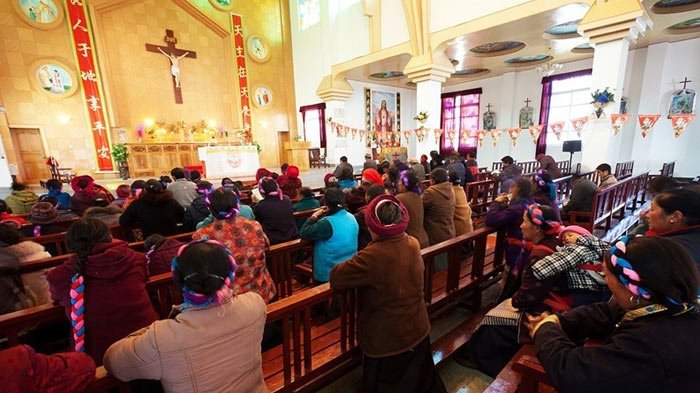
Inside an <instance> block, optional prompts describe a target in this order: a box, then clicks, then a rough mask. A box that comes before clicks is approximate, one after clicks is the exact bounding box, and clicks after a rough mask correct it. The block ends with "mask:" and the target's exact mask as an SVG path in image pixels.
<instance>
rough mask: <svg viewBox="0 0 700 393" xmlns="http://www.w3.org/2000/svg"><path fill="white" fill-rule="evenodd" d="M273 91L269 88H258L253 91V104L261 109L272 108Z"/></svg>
mask: <svg viewBox="0 0 700 393" xmlns="http://www.w3.org/2000/svg"><path fill="white" fill-rule="evenodd" d="M272 101H273V95H272V90H270V88H269V87H267V86H262V85H261V86H256V87H255V89H253V104H255V106H257V107H258V108H260V109H267V108H269V107H271V106H272Z"/></svg>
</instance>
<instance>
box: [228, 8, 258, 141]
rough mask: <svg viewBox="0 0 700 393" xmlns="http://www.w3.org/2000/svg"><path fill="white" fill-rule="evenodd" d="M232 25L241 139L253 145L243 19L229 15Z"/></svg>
mask: <svg viewBox="0 0 700 393" xmlns="http://www.w3.org/2000/svg"><path fill="white" fill-rule="evenodd" d="M231 22H232V24H233V45H234V50H235V52H236V76H237V77H238V88H239V92H240V96H241V97H240V98H241V115H242V117H243V133H242V134H241V137H242V138H241V139H243V143H245V144H253V132H252V130H251V126H250V125H251V124H252V123H251V120H250V93H251V91H250V86H249V85H248V68H246V62H245V58H246V57H245V41H244V40H243V19H242V17H241V16H240V15H238V14H231Z"/></svg>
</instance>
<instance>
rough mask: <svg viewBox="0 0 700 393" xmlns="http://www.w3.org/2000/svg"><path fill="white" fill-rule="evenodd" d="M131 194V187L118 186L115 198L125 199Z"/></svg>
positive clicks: (125, 185) (126, 185)
mask: <svg viewBox="0 0 700 393" xmlns="http://www.w3.org/2000/svg"><path fill="white" fill-rule="evenodd" d="M130 194H131V187H129V185H128V184H120V185H119V187H117V196H118V197H119V198H126V197H128V196H129V195H130Z"/></svg>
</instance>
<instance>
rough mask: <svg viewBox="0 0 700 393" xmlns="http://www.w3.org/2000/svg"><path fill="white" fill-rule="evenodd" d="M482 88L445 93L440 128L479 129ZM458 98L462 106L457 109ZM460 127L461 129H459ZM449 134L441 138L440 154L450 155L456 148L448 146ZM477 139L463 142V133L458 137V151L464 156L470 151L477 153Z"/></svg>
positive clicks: (444, 133)
mask: <svg viewBox="0 0 700 393" xmlns="http://www.w3.org/2000/svg"><path fill="white" fill-rule="evenodd" d="M481 93H482V90H481V88H480V87H479V88H476V89H469V90H462V91H455V92H452V93H445V94H443V95H442V96H441V98H442V110H441V111H440V128H442V129H443V130H458V129H459V130H464V129H471V130H476V129H478V128H479V99H480V97H481ZM457 97H460V106H459V108H456V102H457ZM458 125H459V127H458ZM446 134H447V132H443V133H442V135H441V136H440V154H442V155H443V156H446V155H447V154H450V153H451V152H452V150H454V147H453V146H452V145H449V146H448V145H447V135H446ZM475 140H476V138H467V139H466V140H462V136H461V133H458V135H457V141H458V142H457V145H458V147H457V150H458V151H459V152H460V154H462V155H464V154H466V153H467V152H468V151H474V152H476V143H475Z"/></svg>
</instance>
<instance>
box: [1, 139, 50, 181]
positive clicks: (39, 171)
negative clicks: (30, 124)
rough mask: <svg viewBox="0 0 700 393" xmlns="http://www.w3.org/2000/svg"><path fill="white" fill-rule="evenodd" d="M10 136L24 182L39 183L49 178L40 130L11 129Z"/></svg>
mask: <svg viewBox="0 0 700 393" xmlns="http://www.w3.org/2000/svg"><path fill="white" fill-rule="evenodd" d="M10 134H11V135H12V145H13V146H14V150H15V154H16V156H17V167H18V169H19V176H20V178H21V179H22V182H23V183H28V184H32V183H39V181H41V180H44V179H47V178H49V176H50V174H49V170H48V167H47V166H46V152H45V151H44V143H43V141H42V139H41V130H40V129H38V128H10Z"/></svg>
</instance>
